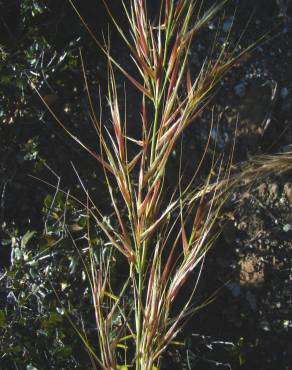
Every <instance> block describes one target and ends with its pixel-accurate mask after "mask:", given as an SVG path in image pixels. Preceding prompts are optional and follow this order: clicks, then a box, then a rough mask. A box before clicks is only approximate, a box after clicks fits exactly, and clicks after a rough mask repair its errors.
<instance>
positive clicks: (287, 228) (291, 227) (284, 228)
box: [283, 224, 292, 233]
mask: <svg viewBox="0 0 292 370" xmlns="http://www.w3.org/2000/svg"><path fill="white" fill-rule="evenodd" d="M283 231H285V233H288V232H289V231H292V225H290V224H286V225H284V226H283Z"/></svg>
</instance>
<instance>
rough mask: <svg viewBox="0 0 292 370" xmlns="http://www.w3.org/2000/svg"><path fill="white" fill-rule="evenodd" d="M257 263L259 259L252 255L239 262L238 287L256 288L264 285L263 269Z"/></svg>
mask: <svg viewBox="0 0 292 370" xmlns="http://www.w3.org/2000/svg"><path fill="white" fill-rule="evenodd" d="M259 262H260V261H259V258H258V257H257V256H255V255H254V254H252V255H250V256H248V257H247V258H245V259H244V260H242V261H241V262H240V267H241V269H240V285H242V286H244V285H251V286H255V287H258V286H260V285H262V284H263V283H264V278H265V275H264V269H263V267H262V266H260V264H259Z"/></svg>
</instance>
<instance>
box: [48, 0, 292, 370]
mask: <svg viewBox="0 0 292 370" xmlns="http://www.w3.org/2000/svg"><path fill="white" fill-rule="evenodd" d="M71 3H72V5H73V6H74V3H73V2H71ZM104 3H105V6H106V9H107V10H108V12H109V15H110V16H111V17H112V20H113V23H114V24H115V25H116V27H117V29H118V31H119V32H120V34H121V36H122V39H123V40H124V41H125V44H126V46H127V47H128V48H129V52H130V55H131V57H132V59H133V61H134V64H135V65H136V67H137V71H138V74H139V77H137V76H136V75H135V76H134V75H133V74H131V73H130V72H128V71H127V70H126V68H125V67H124V66H121V65H120V64H119V63H118V62H117V61H116V60H115V59H114V58H113V57H112V56H111V51H110V43H109V42H108V41H107V42H101V41H99V40H97V39H95V40H96V42H97V44H98V47H99V48H100V49H101V50H102V51H103V53H104V55H105V56H106V58H107V60H108V96H107V99H108V106H109V111H110V118H111V119H110V122H111V127H110V128H108V127H107V126H106V125H105V124H104V122H103V117H102V114H101V112H102V109H100V113H99V114H97V113H96V111H95V108H94V102H93V98H92V96H91V93H90V83H89V81H88V80H87V77H86V73H85V69H86V68H85V66H84V64H85V63H84V61H83V59H82V55H81V59H82V65H83V70H84V79H85V87H86V91H87V94H88V100H89V106H90V117H91V120H92V123H93V125H94V127H95V129H96V132H97V135H98V138H99V143H100V151H99V153H95V152H93V151H92V150H91V149H89V148H88V147H87V146H86V145H85V144H83V143H82V142H81V141H80V140H79V139H78V138H76V137H75V136H74V135H73V134H72V133H71V132H70V131H69V129H68V128H66V127H65V126H64V125H63V124H62V122H60V121H58V122H59V124H60V125H62V127H64V128H65V130H66V131H67V133H68V134H69V135H70V136H71V137H72V138H73V139H74V140H76V141H78V142H79V144H81V145H82V146H83V147H84V148H85V149H86V150H87V151H88V152H89V153H90V154H91V155H92V156H94V158H96V159H97V161H98V162H99V164H100V165H101V166H102V169H103V173H104V179H105V182H106V185H107V189H108V192H109V196H110V199H111V205H112V207H113V211H114V216H113V217H112V218H111V221H110V222H107V220H106V218H105V217H104V215H103V214H102V213H101V212H100V211H99V210H98V207H97V205H96V204H95V201H94V199H93V198H92V197H91V195H90V194H89V192H88V191H87V189H86V186H85V185H84V184H83V182H82V179H80V178H79V180H80V183H81V185H82V186H83V188H84V191H85V194H86V202H85V204H84V203H83V205H84V206H85V207H86V209H87V212H88V220H89V221H88V235H87V238H88V242H89V248H88V251H89V255H90V261H91V264H90V266H87V265H85V270H86V272H87V276H88V279H89V282H90V286H91V290H92V297H93V303H94V311H95V318H96V327H97V332H98V341H99V353H95V352H94V351H93V349H92V347H91V346H90V343H89V342H88V341H87V337H86V335H85V334H83V333H82V332H79V333H80V336H81V338H82V340H83V342H84V343H85V345H86V347H87V349H88V353H89V355H90V358H91V363H92V367H93V368H94V369H104V370H105V369H106V370H109V369H128V368H135V369H136V370H154V369H159V368H160V366H161V363H162V359H163V354H164V352H165V350H166V348H167V347H168V346H169V345H170V344H171V343H173V342H174V341H175V338H176V337H177V335H178V333H179V332H180V331H181V330H182V327H183V325H184V324H185V323H186V320H187V319H188V318H189V317H190V315H192V314H194V313H195V312H196V311H197V310H198V309H199V308H201V306H198V305H197V306H194V305H193V297H194V294H195V292H196V288H197V284H198V280H199V278H200V275H201V271H202V268H203V264H204V258H205V255H206V253H207V251H208V250H209V248H210V247H211V246H212V244H213V242H214V240H215V239H216V235H217V231H216V229H215V228H214V226H215V224H216V220H217V217H218V215H219V214H220V211H221V209H222V206H223V204H224V202H225V201H226V199H227V198H228V197H229V195H230V193H231V192H232V189H233V188H234V186H237V185H238V184H239V183H242V180H245V181H247V180H248V181H253V180H254V178H255V176H257V175H258V173H259V171H260V170H261V171H263V172H265V171H266V172H265V174H267V172H269V171H273V168H274V166H275V163H274V162H273V161H274V160H275V158H271V159H268V162H266V161H265V159H264V158H259V159H258V160H255V161H254V162H253V165H252V166H250V165H249V164H248V165H247V166H246V167H245V169H244V171H243V172H242V175H240V176H238V175H236V174H233V173H232V172H231V161H232V153H231V155H230V158H229V159H226V158H224V157H223V155H221V156H220V155H218V156H217V157H215V155H214V157H213V158H212V160H211V162H210V168H209V173H208V174H207V175H206V177H205V180H204V181H203V183H202V182H201V185H200V184H199V176H198V174H199V172H200V168H201V165H202V163H203V162H204V160H205V156H206V153H207V151H208V147H209V140H208V142H207V144H206V148H205V150H204V151H203V153H202V157H201V158H200V160H199V161H198V163H199V164H198V166H197V168H196V171H195V173H194V174H193V176H191V177H189V176H188V180H187V181H185V180H184V175H183V171H182V165H180V169H179V173H178V175H177V186H176V188H175V189H169V186H168V182H167V176H169V173H167V171H168V167H167V165H168V163H169V160H170V158H171V155H172V153H173V151H174V149H175V148H177V146H178V144H179V142H180V139H181V138H182V134H183V133H184V132H185V131H186V129H187V128H188V127H189V126H190V125H191V124H195V123H196V121H197V120H199V119H200V117H201V114H202V112H203V111H204V109H205V108H206V107H207V106H208V105H209V103H210V99H211V98H212V96H213V93H214V91H215V89H216V87H217V86H218V83H219V82H220V81H221V80H222V78H224V76H225V75H226V73H227V72H228V71H229V70H230V69H231V68H232V67H233V66H234V65H236V64H237V63H238V62H239V61H240V59H241V58H242V57H243V56H244V54H245V53H246V52H247V51H248V50H250V49H252V48H253V47H254V45H251V46H250V47H249V48H248V49H245V50H244V51H240V50H239V49H237V45H235V46H234V47H233V48H232V47H231V46H230V45H231V43H230V44H229V43H228V37H229V35H228V36H227V38H226V40H225V42H224V43H223V44H221V45H220V44H219V41H218V40H219V37H216V39H215V40H214V44H213V47H212V48H211V51H210V54H209V55H208V56H207V55H206V59H205V60H204V62H203V63H202V66H201V69H200V71H199V72H198V73H197V74H196V75H194V73H193V71H192V70H191V68H190V67H189V56H190V51H191V48H192V44H193V41H194V40H195V39H196V37H197V35H198V33H199V31H200V29H201V28H202V27H203V26H205V25H206V24H207V23H208V22H209V21H210V20H211V19H212V18H213V17H214V16H215V15H217V14H218V12H219V11H221V10H222V8H223V6H224V4H225V3H226V1H222V2H220V3H218V2H217V3H216V5H214V6H212V7H211V8H209V9H207V10H206V9H205V8H204V6H203V2H202V3H200V2H198V1H194V0H177V1H174V0H163V1H161V6H160V10H159V13H158V16H157V19H156V20H155V21H150V19H149V18H148V15H147V4H146V1H144V0H130V1H129V4H128V3H127V4H126V3H125V4H124V3H123V5H124V10H125V14H126V17H127V20H128V23H129V28H130V32H129V35H128V34H127V32H125V31H123V30H122V28H121V27H120V26H119V24H118V21H117V20H116V19H115V18H114V17H113V16H112V13H111V12H110V10H109V6H108V5H107V2H106V1H104ZM74 7H75V6H74ZM76 11H77V13H78V10H77V9H76ZM80 17H81V16H80ZM84 24H85V26H86V23H85V22H84ZM89 31H90V30H89ZM93 37H94V35H93ZM238 50H239V51H238ZM117 70H119V71H120V72H121V73H122V74H123V75H124V76H125V78H126V79H127V80H128V81H130V83H131V84H132V85H133V86H134V87H135V88H136V90H137V92H138V93H139V95H140V107H141V112H140V121H139V122H136V123H135V124H136V126H137V127H139V131H140V136H139V137H136V136H135V137H130V135H129V133H128V131H130V130H128V129H127V120H126V114H124V111H125V110H126V109H125V108H124V107H123V106H122V105H123V102H125V101H126V99H125V98H124V97H122V96H121V94H120V90H118V88H117V83H116V78H115V73H116V71H117ZM100 101H101V103H100V105H101V106H102V99H101V98H100ZM121 106H122V107H121ZM48 109H50V107H48ZM131 109H133V107H131ZM52 114H54V112H52ZM55 118H56V119H57V120H58V118H57V117H55ZM182 150H183V148H182ZM285 158H286V157H285ZM290 159H291V156H290V157H289V158H288V160H287V161H286V162H285V163H286V164H287V166H286V167H285V168H284V169H283V170H287V167H288V169H291V162H289V160H290ZM224 161H225V162H224ZM226 162H227V163H228V165H226ZM224 163H225V164H224ZM267 163H269V164H267ZM280 165H281V166H282V167H283V166H285V164H284V161H280ZM235 172H236V171H235ZM76 173H77V171H76ZM269 173H270V172H269ZM77 175H78V174H77ZM171 176H172V175H171ZM92 222H93V223H95V224H97V225H98V227H99V228H100V229H101V230H102V231H103V233H104V235H105V238H106V239H107V245H108V246H109V248H108V249H107V251H106V252H105V251H103V250H100V253H99V254H100V257H99V262H98V264H97V263H96V258H95V256H96V251H95V250H94V248H95V247H94V246H93V245H92V244H91V242H90V225H91V223H92ZM116 253H118V254H120V255H121V258H123V260H124V264H125V265H126V266H127V268H126V270H127V272H128V274H127V276H126V278H125V279H124V281H123V282H122V283H121V284H120V288H119V289H117V288H116V287H114V286H113V284H112V276H111V261H112V258H113V257H114V255H115V254H116ZM189 279H192V283H191V284H189V286H191V289H190V290H188V291H187V293H186V292H185V291H184V294H182V291H183V288H184V287H185V286H186V284H187V282H188V280H189ZM125 297H128V298H127V299H128V303H127V302H126V300H125ZM211 299H212V298H210V300H211ZM129 302H130V303H129ZM207 303H208V302H205V303H203V305H204V304H207ZM72 325H74V324H73V323H72ZM76 330H77V331H78V329H77V328H76Z"/></svg>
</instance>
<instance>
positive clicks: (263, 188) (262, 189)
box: [258, 182, 268, 199]
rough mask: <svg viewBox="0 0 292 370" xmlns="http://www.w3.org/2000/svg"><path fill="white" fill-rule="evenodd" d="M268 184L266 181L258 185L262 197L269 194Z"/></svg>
mask: <svg viewBox="0 0 292 370" xmlns="http://www.w3.org/2000/svg"><path fill="white" fill-rule="evenodd" d="M267 188H268V187H267V184H265V183H264V182H263V183H262V184H260V185H259V187H258V194H259V196H260V198H262V199H263V198H265V197H266V195H267Z"/></svg>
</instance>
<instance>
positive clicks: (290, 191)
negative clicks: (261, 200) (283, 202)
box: [284, 182, 292, 204]
mask: <svg viewBox="0 0 292 370" xmlns="http://www.w3.org/2000/svg"><path fill="white" fill-rule="evenodd" d="M284 193H285V195H286V198H287V200H288V203H289V204H292V184H291V183H289V182H287V183H286V184H285V185H284Z"/></svg>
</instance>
